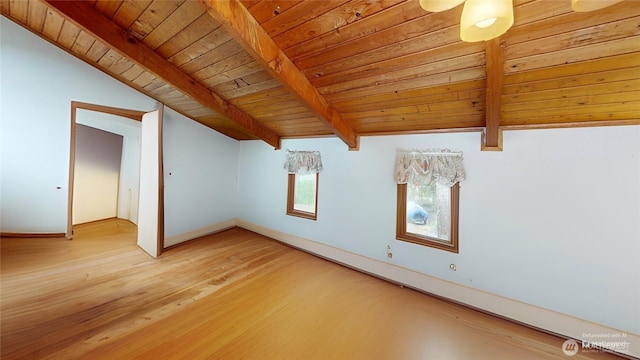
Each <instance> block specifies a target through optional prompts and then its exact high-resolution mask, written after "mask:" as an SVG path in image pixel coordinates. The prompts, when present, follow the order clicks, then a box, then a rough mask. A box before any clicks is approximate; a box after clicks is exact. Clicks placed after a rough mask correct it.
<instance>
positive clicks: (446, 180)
mask: <svg viewBox="0 0 640 360" xmlns="http://www.w3.org/2000/svg"><path fill="white" fill-rule="evenodd" d="M394 175H395V181H396V183H398V184H406V183H413V184H416V185H420V184H423V183H424V184H430V183H432V182H434V181H436V182H438V183H440V184H442V185H446V186H449V187H451V186H453V185H454V184H456V183H458V182H460V181H462V180H464V179H465V177H466V173H465V171H464V165H463V162H462V152H453V151H450V150H447V149H444V150H441V149H435V150H397V151H396V164H395V174H394Z"/></svg>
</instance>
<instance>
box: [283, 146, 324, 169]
mask: <svg viewBox="0 0 640 360" xmlns="http://www.w3.org/2000/svg"><path fill="white" fill-rule="evenodd" d="M284 169H285V170H287V172H288V173H289V174H315V173H319V172H320V171H322V158H321V157H320V151H292V150H288V149H287V156H286V159H285V162H284Z"/></svg>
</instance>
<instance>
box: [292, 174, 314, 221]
mask: <svg viewBox="0 0 640 360" xmlns="http://www.w3.org/2000/svg"><path fill="white" fill-rule="evenodd" d="M296 175H297V174H288V184H287V215H291V216H297V217H301V218H304V219H309V220H314V221H315V220H317V219H318V184H319V180H320V173H316V193H315V208H314V210H313V213H310V212H308V211H302V210H298V209H295V208H294V205H295V204H294V201H295V191H296Z"/></svg>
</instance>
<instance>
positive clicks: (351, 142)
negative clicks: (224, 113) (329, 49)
mask: <svg viewBox="0 0 640 360" xmlns="http://www.w3.org/2000/svg"><path fill="white" fill-rule="evenodd" d="M201 1H203V2H204V4H205V5H206V7H207V11H208V13H209V15H211V17H213V18H214V19H215V20H216V21H217V22H219V23H220V24H221V25H222V26H223V27H224V28H225V29H226V30H227V31H228V32H229V34H231V36H232V37H233V38H234V39H236V41H238V42H239V43H240V44H241V45H242V46H243V47H244V49H245V50H246V51H247V52H249V54H251V56H253V58H254V59H256V61H257V62H259V63H260V64H261V65H262V66H263V67H264V68H265V69H266V70H267V71H268V72H269V73H270V74H271V76H273V78H274V79H276V80H277V81H278V82H279V83H280V84H282V86H284V87H285V88H286V89H287V90H289V92H290V93H291V94H292V95H293V96H295V97H296V98H298V100H300V101H301V102H302V103H304V104H306V105H307V107H308V108H309V109H310V110H311V111H312V112H313V113H314V114H315V115H316V116H317V117H318V118H319V119H321V120H324V122H325V123H326V124H327V125H328V126H329V128H330V129H331V131H332V132H333V133H334V134H335V135H337V136H338V137H339V138H340V139H342V141H344V142H345V143H346V144H347V145H348V146H349V149H357V148H358V135H357V134H356V133H355V131H354V130H353V128H351V126H350V125H349V124H348V123H347V122H346V121H345V120H344V119H342V116H341V115H340V113H339V112H338V111H336V110H335V109H334V108H333V107H331V106H330V105H329V103H328V101H327V100H326V99H325V98H324V96H322V95H321V94H320V93H319V92H318V90H317V89H316V88H315V87H314V86H313V85H311V83H310V82H309V80H308V79H307V77H306V76H304V74H302V72H300V70H299V69H298V68H297V67H296V66H295V65H294V64H293V62H292V61H291V59H289V57H288V56H287V55H286V54H285V53H284V51H282V49H280V47H279V46H278V45H277V44H276V43H275V41H273V39H271V37H270V36H269V34H267V32H266V31H265V30H264V29H263V28H262V27H261V26H260V24H259V23H258V22H257V21H256V19H255V18H253V16H252V15H251V13H250V12H249V11H248V10H247V9H246V8H245V7H244V5H242V3H241V2H240V1H239V0H229V1H219V0H201Z"/></svg>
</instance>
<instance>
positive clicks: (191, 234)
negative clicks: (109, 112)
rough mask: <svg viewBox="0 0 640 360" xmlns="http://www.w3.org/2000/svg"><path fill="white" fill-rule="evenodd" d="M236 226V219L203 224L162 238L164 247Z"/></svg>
mask: <svg viewBox="0 0 640 360" xmlns="http://www.w3.org/2000/svg"><path fill="white" fill-rule="evenodd" d="M235 226H236V219H230V220H226V221H223V222H219V223H216V224H213V225H209V226H205V227H202V228H199V229H195V230H192V231H188V232H185V233H182V234H178V235H174V236H170V237H167V238H165V239H164V247H165V248H168V247H169V246H173V245H176V244H179V243H181V242H185V241H188V240H193V239H196V238H199V237H201V236H205V235H209V234H213V233H216V232H219V231H223V230H227V229H231V228H232V227H235Z"/></svg>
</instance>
